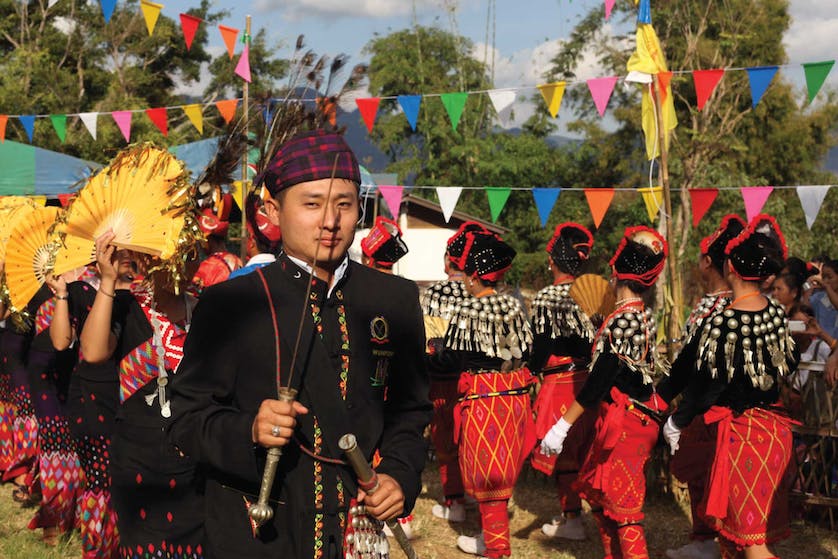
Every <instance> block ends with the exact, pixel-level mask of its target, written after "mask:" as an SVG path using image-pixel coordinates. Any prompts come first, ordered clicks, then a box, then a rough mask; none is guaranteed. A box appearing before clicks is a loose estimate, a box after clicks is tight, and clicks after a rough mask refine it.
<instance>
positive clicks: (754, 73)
mask: <svg viewBox="0 0 838 559" xmlns="http://www.w3.org/2000/svg"><path fill="white" fill-rule="evenodd" d="M746 70H747V71H748V82H749V83H750V85H751V106H752V107H753V108H756V107H757V104H758V103H759V101H760V99H762V96H763V95H765V90H766V89H768V86H769V85H770V84H771V80H773V79H774V74H776V73H777V66H759V67H757V68H746Z"/></svg>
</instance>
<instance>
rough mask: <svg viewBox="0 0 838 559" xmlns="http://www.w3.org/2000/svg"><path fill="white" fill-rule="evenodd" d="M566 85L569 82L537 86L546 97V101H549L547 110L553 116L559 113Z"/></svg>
mask: <svg viewBox="0 0 838 559" xmlns="http://www.w3.org/2000/svg"><path fill="white" fill-rule="evenodd" d="M566 85H567V82H554V83H548V84H542V85H539V86H537V87H538V90H539V91H540V92H541V96H542V97H544V102H545V103H547V110H548V111H549V112H550V116H552V117H553V118H556V115H558V114H559V109H560V108H561V106H562V97H564V89H565V86H566Z"/></svg>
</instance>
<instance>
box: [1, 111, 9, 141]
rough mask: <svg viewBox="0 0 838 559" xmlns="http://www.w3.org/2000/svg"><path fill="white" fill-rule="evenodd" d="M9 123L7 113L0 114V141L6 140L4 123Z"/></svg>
mask: <svg viewBox="0 0 838 559" xmlns="http://www.w3.org/2000/svg"><path fill="white" fill-rule="evenodd" d="M8 123H9V116H8V115H0V143H3V142H5V141H6V124H8Z"/></svg>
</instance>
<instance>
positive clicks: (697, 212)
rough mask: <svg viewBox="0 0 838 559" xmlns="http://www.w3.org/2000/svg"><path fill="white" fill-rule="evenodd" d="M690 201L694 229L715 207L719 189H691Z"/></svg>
mask: <svg viewBox="0 0 838 559" xmlns="http://www.w3.org/2000/svg"><path fill="white" fill-rule="evenodd" d="M689 192H690V201H691V204H690V205H691V206H692V210H693V228H695V227H698V224H699V222H700V221H701V218H702V217H704V214H706V213H707V210H709V209H710V206H712V205H713V202H714V201H715V200H716V196H718V195H719V189H717V188H690V190H689Z"/></svg>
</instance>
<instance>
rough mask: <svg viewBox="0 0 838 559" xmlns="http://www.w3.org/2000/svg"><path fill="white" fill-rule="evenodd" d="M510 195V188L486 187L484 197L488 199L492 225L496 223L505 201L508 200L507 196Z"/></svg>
mask: <svg viewBox="0 0 838 559" xmlns="http://www.w3.org/2000/svg"><path fill="white" fill-rule="evenodd" d="M511 193H512V189H511V188H503V187H497V186H487V187H486V197H487V198H488V199H489V211H490V212H491V214H492V223H497V221H498V217H500V213H501V212H502V211H503V207H504V206H505V205H506V201H507V200H509V195H510V194H511Z"/></svg>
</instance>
